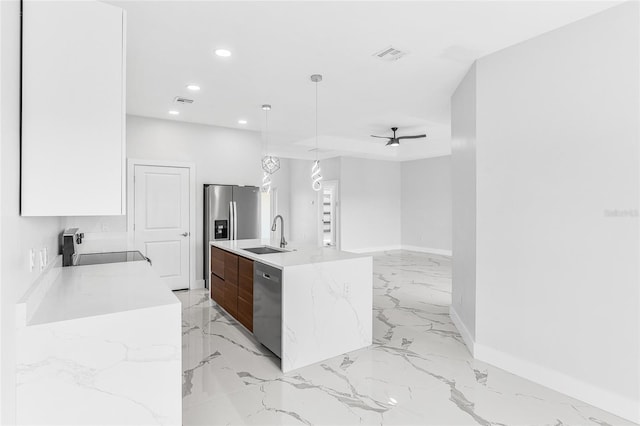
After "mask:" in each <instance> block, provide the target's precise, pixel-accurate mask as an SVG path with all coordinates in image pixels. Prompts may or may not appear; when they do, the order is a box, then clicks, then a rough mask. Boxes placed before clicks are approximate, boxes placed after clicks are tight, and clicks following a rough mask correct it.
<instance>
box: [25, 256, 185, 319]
mask: <svg viewBox="0 0 640 426" xmlns="http://www.w3.org/2000/svg"><path fill="white" fill-rule="evenodd" d="M175 303H177V304H179V303H180V301H179V300H178V298H177V297H176V296H175V295H174V294H173V293H172V292H171V290H170V289H169V288H168V287H166V286H165V285H164V284H163V283H162V282H161V281H160V279H159V277H158V275H157V273H156V272H154V271H153V269H152V268H151V266H150V265H149V263H148V262H145V261H139V262H123V263H109V264H103V265H86V266H69V267H64V268H60V272H59V274H58V276H57V278H56V280H55V282H53V284H52V285H51V288H50V289H49V290H48V291H47V292H46V294H45V295H44V297H43V299H42V302H40V304H39V306H38V307H37V309H36V310H35V312H34V314H33V317H32V318H31V320H30V321H29V324H28V325H35V324H44V323H50V322H56V321H65V320H71V319H78V318H86V317H93V316H98V315H107V314H113V313H116V312H123V311H130V310H135V309H144V308H152V307H156V306H163V305H169V304H175Z"/></svg>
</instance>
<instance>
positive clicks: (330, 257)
mask: <svg viewBox="0 0 640 426" xmlns="http://www.w3.org/2000/svg"><path fill="white" fill-rule="evenodd" d="M211 245H212V246H214V247H218V248H221V249H224V250H227V251H230V252H232V253H235V254H237V255H239V256H242V257H246V258H248V259H252V260H255V261H258V262H260V263H264V264H266V265H270V266H273V267H275V268H278V269H283V268H285V267H287V266H297V265H308V264H313V263H323V262H335V261H339V260H348V259H357V258H362V257H369V256H367V255H362V254H356V253H350V252H346V251H340V250H336V249H335V248H328V247H301V248H299V249H295V245H293V246H292V247H287V250H292V251H286V252H281V253H271V254H255V253H251V252H250V251H246V250H243V249H245V248H251V247H260V246H270V247H274V248H278V246H277V245H276V244H273V243H272V241H270V240H260V239H255V240H232V241H212V242H211Z"/></svg>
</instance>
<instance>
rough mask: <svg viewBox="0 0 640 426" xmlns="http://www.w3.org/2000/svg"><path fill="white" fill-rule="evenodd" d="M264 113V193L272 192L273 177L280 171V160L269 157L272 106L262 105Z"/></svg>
mask: <svg viewBox="0 0 640 426" xmlns="http://www.w3.org/2000/svg"><path fill="white" fill-rule="evenodd" d="M262 110H263V111H264V156H263V157H262V170H263V172H262V191H263V192H270V191H271V175H272V174H274V173H275V172H277V171H278V170H279V169H280V159H279V158H278V157H274V156H272V155H269V111H271V105H269V104H264V105H262Z"/></svg>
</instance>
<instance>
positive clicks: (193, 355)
mask: <svg viewBox="0 0 640 426" xmlns="http://www.w3.org/2000/svg"><path fill="white" fill-rule="evenodd" d="M373 269H374V282H373V284H374V289H373V291H374V299H373V303H374V307H373V316H374V322H373V334H374V335H373V340H374V344H373V346H371V347H369V348H366V349H361V350H358V351H355V352H351V353H348V354H345V355H343V356H339V357H336V358H332V359H329V360H327V361H325V362H321V363H318V364H315V365H312V366H309V367H305V368H302V369H300V370H296V371H293V372H291V373H288V374H283V373H282V372H281V371H280V369H279V365H278V362H279V360H278V359H277V358H275V357H274V356H273V355H272V354H271V353H270V352H269V351H268V350H266V349H264V348H263V347H262V346H261V345H260V344H259V343H257V342H256V341H255V339H253V337H252V335H251V334H250V333H248V332H247V331H246V330H245V329H244V328H242V327H241V326H239V325H238V324H237V323H236V322H235V320H233V319H232V318H231V317H229V316H228V315H226V314H225V313H224V312H223V311H222V310H221V309H219V308H218V307H217V306H216V305H215V304H214V303H212V302H211V301H209V298H208V296H207V293H206V292H204V291H203V290H198V291H188V292H179V293H176V294H177V295H178V297H179V298H180V300H181V301H182V304H183V366H184V375H183V389H182V394H183V424H184V425H284V424H286V425H289V424H291V425H298V424H306V425H357V424H365V425H383V424H384V425H476V424H480V425H554V426H558V425H600V426H605V425H618V424H620V425H622V424H630V423H628V422H625V421H624V420H622V419H620V418H618V417H616V416H614V415H612V414H609V413H606V412H604V411H601V410H598V409H596V408H594V407H592V406H589V405H587V404H585V403H583V402H580V401H577V400H575V399H573V398H570V397H568V396H565V395H562V394H560V393H557V392H554V391H552V390H549V389H547V388H544V387H542V386H539V385H536V384H534V383H532V382H529V381H527V380H525V379H522V378H520V377H517V376H514V375H512V374H509V373H507V372H505V371H502V370H500V369H498V368H495V367H491V366H489V365H487V364H484V363H482V362H479V361H475V360H474V359H473V358H472V357H471V355H470V354H469V352H468V351H467V350H466V348H465V346H464V344H463V343H462V339H461V337H460V334H459V333H458V331H457V330H456V328H455V327H454V326H453V324H452V322H451V320H450V318H449V315H448V311H449V304H450V303H451V262H450V259H449V258H448V257H444V256H436V255H428V254H424V253H415V252H408V251H389V252H384V253H375V254H374V262H373Z"/></svg>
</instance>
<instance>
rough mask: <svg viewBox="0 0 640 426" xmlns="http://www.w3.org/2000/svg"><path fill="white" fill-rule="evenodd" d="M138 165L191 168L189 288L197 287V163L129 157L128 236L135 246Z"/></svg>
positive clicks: (129, 242)
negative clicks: (134, 228)
mask: <svg viewBox="0 0 640 426" xmlns="http://www.w3.org/2000/svg"><path fill="white" fill-rule="evenodd" d="M136 166H156V167H177V168H185V169H189V289H192V288H195V287H196V239H195V236H196V165H195V163H191V162H184V161H164V160H142V159H138V158H128V159H127V236H128V237H127V238H128V240H129V241H128V244H129V246H130V247H135V245H134V243H135V232H134V231H133V224H134V222H135V211H134V210H135V194H134V192H135V191H134V185H133V176H134V171H135V167H136Z"/></svg>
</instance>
